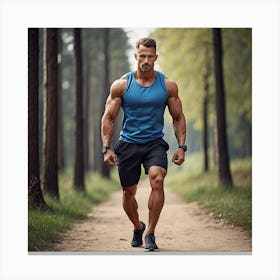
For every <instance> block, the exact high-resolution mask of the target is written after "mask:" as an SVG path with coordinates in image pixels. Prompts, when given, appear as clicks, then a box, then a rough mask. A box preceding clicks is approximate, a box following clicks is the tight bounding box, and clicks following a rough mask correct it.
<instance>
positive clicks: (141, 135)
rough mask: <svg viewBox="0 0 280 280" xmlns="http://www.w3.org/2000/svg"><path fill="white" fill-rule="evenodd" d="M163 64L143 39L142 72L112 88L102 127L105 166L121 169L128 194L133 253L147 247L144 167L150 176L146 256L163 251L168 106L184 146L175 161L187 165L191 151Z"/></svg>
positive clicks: (126, 208) (151, 43) (175, 94)
mask: <svg viewBox="0 0 280 280" xmlns="http://www.w3.org/2000/svg"><path fill="white" fill-rule="evenodd" d="M157 58H158V55H157V53H156V41H155V40H154V39H151V38H142V39H140V40H139V41H138V42H137V44H136V53H135V59H136V61H137V70H136V71H135V72H130V73H127V74H126V75H124V76H123V77H121V78H120V79H118V80H116V81H115V82H114V83H113V84H112V86H111V89H110V94H109V96H108V99H107V102H106V106H105V112H104V115H103V117H102V125H101V137H102V142H103V154H104V162H105V163H106V164H107V165H108V166H109V167H111V166H113V165H116V164H118V170H119V177H120V182H121V185H122V189H123V208H124V211H125V212H126V214H127V216H128V218H129V219H130V221H131V222H132V224H133V225H134V230H133V238H132V241H131V246H133V247H140V246H141V245H142V244H143V240H142V235H143V233H144V231H145V229H146V225H145V224H144V223H143V222H141V221H140V220H139V215H138V211H137V209H138V205H137V201H136V198H135V194H136V190H137V184H138V182H139V178H140V174H141V165H142V164H143V166H144V169H145V173H146V174H148V176H149V180H150V185H151V193H150V197H149V201H148V208H149V221H148V227H147V229H146V235H145V251H155V250H157V249H158V246H157V244H156V242H155V235H154V234H155V227H156V225H157V222H158V219H159V216H160V213H161V210H162V207H163V204H164V189H163V183H164V178H165V176H166V173H167V165H168V162H167V154H166V151H167V150H168V149H169V146H168V144H167V143H166V142H165V141H164V140H163V139H162V137H163V132H162V129H163V126H164V119H163V115H164V110H165V108H166V106H168V109H169V112H170V114H171V116H172V118H173V127H174V132H175V136H176V138H177V141H178V149H177V150H176V152H175V153H174V156H173V158H172V161H173V162H174V163H175V164H177V165H181V164H182V163H183V162H184V160H185V152H186V150H187V146H186V145H185V140H186V120H185V116H184V114H183V111H182V103H181V101H180V98H179V96H178V87H177V85H176V83H175V82H173V81H171V80H169V79H167V78H166V77H165V76H164V75H163V74H162V73H160V72H159V71H155V70H154V63H155V61H156V60H157ZM120 107H122V109H123V113H124V118H123V123H122V130H121V133H120V139H119V141H118V142H117V143H116V145H115V147H114V151H113V150H112V149H111V148H110V140H111V137H112V134H113V128H114V120H115V118H116V117H117V114H118V112H119V109H120Z"/></svg>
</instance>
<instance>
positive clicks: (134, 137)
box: [120, 72, 168, 144]
mask: <svg viewBox="0 0 280 280" xmlns="http://www.w3.org/2000/svg"><path fill="white" fill-rule="evenodd" d="M126 77H127V86H126V90H125V92H124V94H123V100H122V109H123V113H124V117H123V122H122V130H121V133H120V135H121V136H120V140H122V141H124V142H129V143H140V144H142V143H148V142H151V141H154V140H156V139H158V138H162V137H163V135H164V134H163V132H162V130H163V126H164V118H163V115H164V111H165V108H166V103H167V98H168V92H167V89H166V86H165V80H164V79H165V77H164V75H163V74H162V73H161V72H157V74H156V78H155V81H154V83H153V84H152V85H151V86H148V87H144V86H141V85H140V84H138V82H137V81H136V79H135V76H134V73H133V72H129V73H127V74H126Z"/></svg>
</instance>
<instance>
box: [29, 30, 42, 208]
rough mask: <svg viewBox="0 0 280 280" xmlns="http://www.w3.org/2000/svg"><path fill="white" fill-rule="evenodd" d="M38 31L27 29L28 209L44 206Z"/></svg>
mask: <svg viewBox="0 0 280 280" xmlns="http://www.w3.org/2000/svg"><path fill="white" fill-rule="evenodd" d="M38 75H39V29H38V28H29V29H28V207H29V208H35V207H40V206H44V205H45V201H44V198H43V194H42V190H41V183H40V159H39V101H38V95H39V77H38Z"/></svg>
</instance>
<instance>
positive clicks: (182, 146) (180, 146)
mask: <svg viewBox="0 0 280 280" xmlns="http://www.w3.org/2000/svg"><path fill="white" fill-rule="evenodd" d="M178 148H179V149H183V150H184V152H186V151H187V150H188V147H187V145H179V146H178Z"/></svg>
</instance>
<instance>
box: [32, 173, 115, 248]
mask: <svg viewBox="0 0 280 280" xmlns="http://www.w3.org/2000/svg"><path fill="white" fill-rule="evenodd" d="M59 180H60V201H57V200H53V199H51V198H50V197H47V196H46V197H45V201H46V203H47V207H46V208H42V209H37V210H30V211H29V213H28V250H29V251H41V250H47V248H48V247H49V246H50V245H51V243H52V242H54V241H55V240H57V239H58V238H59V236H60V235H61V234H62V233H63V232H65V231H66V230H67V229H69V228H70V226H71V225H72V224H73V223H74V222H75V221H76V220H78V219H84V218H86V217H87V214H88V212H89V211H90V210H91V208H92V206H93V205H97V204H98V203H100V202H102V201H104V200H105V199H106V198H107V197H108V196H109V194H110V193H111V192H113V191H115V190H117V189H118V183H117V181H116V180H106V179H104V178H101V177H100V176H99V175H97V174H93V173H88V174H87V175H86V186H88V187H87V189H86V192H77V191H75V190H74V189H73V188H72V183H73V178H72V175H71V173H70V172H69V171H66V172H64V173H63V174H60V176H59Z"/></svg>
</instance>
